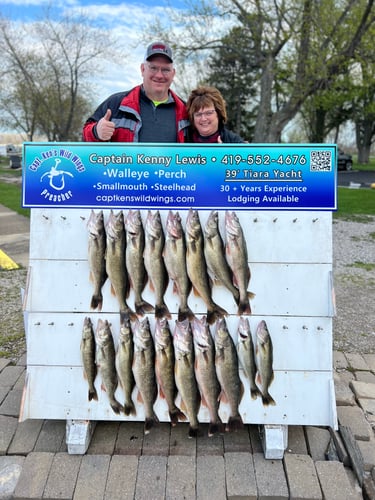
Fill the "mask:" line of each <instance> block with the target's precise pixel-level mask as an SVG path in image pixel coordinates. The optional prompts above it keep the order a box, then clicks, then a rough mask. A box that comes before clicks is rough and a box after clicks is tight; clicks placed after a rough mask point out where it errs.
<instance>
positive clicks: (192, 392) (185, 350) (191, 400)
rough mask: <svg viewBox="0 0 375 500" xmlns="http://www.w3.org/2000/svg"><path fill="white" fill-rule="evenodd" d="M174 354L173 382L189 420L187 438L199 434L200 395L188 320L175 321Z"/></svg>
mask: <svg viewBox="0 0 375 500" xmlns="http://www.w3.org/2000/svg"><path fill="white" fill-rule="evenodd" d="M173 346H174V352H175V380H176V385H177V389H178V392H179V393H180V396H181V400H182V404H181V409H182V411H184V413H186V415H187V416H188V418H189V423H190V425H189V434H188V435H189V437H196V436H198V435H199V434H200V433H199V421H198V412H199V407H200V395H199V390H198V385H197V381H196V378H195V373H194V346H193V335H192V332H191V326H190V322H189V320H188V319H185V320H183V321H176V324H175V328H174V332H173Z"/></svg>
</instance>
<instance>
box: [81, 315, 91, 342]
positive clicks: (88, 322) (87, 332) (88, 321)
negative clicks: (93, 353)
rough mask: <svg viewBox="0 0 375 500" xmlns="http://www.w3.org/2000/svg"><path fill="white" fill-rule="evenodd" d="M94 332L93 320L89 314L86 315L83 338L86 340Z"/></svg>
mask: <svg viewBox="0 0 375 500" xmlns="http://www.w3.org/2000/svg"><path fill="white" fill-rule="evenodd" d="M92 332H93V326H92V321H91V319H90V318H89V317H88V316H86V318H85V319H84V320H83V330H82V338H83V339H84V340H87V339H89V338H91V336H92Z"/></svg>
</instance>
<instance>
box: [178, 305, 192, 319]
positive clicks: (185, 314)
mask: <svg viewBox="0 0 375 500" xmlns="http://www.w3.org/2000/svg"><path fill="white" fill-rule="evenodd" d="M194 317H195V314H194V313H193V311H192V310H191V309H190V307H186V308H184V309H182V308H181V307H180V308H179V310H178V321H184V320H185V319H188V320H189V321H193V319H194Z"/></svg>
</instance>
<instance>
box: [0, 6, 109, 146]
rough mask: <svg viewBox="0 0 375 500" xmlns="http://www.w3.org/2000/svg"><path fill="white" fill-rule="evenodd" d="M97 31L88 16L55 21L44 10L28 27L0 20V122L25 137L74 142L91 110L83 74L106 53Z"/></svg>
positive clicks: (90, 72) (92, 70)
mask: <svg viewBox="0 0 375 500" xmlns="http://www.w3.org/2000/svg"><path fill="white" fill-rule="evenodd" d="M99 35H100V33H99V30H98V29H93V28H91V27H90V26H89V24H88V20H87V19H85V18H83V17H80V18H79V19H73V18H68V17H66V18H64V19H63V20H62V21H61V22H55V21H54V20H53V18H52V16H51V15H50V11H49V10H48V11H47V13H46V17H45V18H44V19H43V20H41V21H39V22H36V23H34V24H32V25H27V24H23V25H18V26H17V27H16V28H15V27H13V26H12V25H11V24H10V23H9V22H8V21H6V20H0V50H1V54H2V65H3V66H2V73H3V78H2V80H3V82H4V85H3V86H2V87H1V88H0V102H1V105H2V108H3V110H4V113H3V115H2V117H1V123H2V125H3V126H5V125H8V126H9V125H10V126H11V128H12V129H14V128H15V129H17V130H19V131H21V132H23V133H24V135H25V136H26V137H27V139H28V140H33V138H34V137H35V135H36V134H38V135H41V136H44V137H46V139H47V140H48V141H69V140H71V141H72V140H78V139H79V138H80V134H81V129H82V120H83V119H82V117H85V116H87V115H88V112H89V109H90V108H91V106H90V100H89V98H90V91H89V89H88V88H87V81H88V78H89V77H92V75H93V74H94V73H95V71H97V70H98V68H99V67H100V66H99V62H100V58H102V57H104V56H108V47H109V46H110V44H98V43H97V40H98V39H100V37H99ZM84 96H87V97H84Z"/></svg>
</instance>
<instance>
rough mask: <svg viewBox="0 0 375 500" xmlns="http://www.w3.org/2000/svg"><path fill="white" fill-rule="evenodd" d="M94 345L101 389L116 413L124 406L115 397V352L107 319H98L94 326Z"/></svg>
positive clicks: (116, 381) (116, 382) (116, 380)
mask: <svg viewBox="0 0 375 500" xmlns="http://www.w3.org/2000/svg"><path fill="white" fill-rule="evenodd" d="M96 345H97V351H96V364H97V366H98V370H99V373H100V375H101V377H102V389H103V390H104V391H105V392H106V393H107V396H108V399H109V404H110V405H111V408H112V410H113V411H114V412H115V413H116V414H117V415H118V414H119V413H120V412H121V411H123V410H124V408H123V406H122V405H121V404H120V403H119V402H118V401H117V399H116V397H115V392H116V389H117V385H118V378H117V373H116V367H115V356H116V353H115V345H114V342H113V337H112V331H111V325H110V324H109V323H108V321H107V320H102V319H100V318H99V319H98V324H97V327H96Z"/></svg>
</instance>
